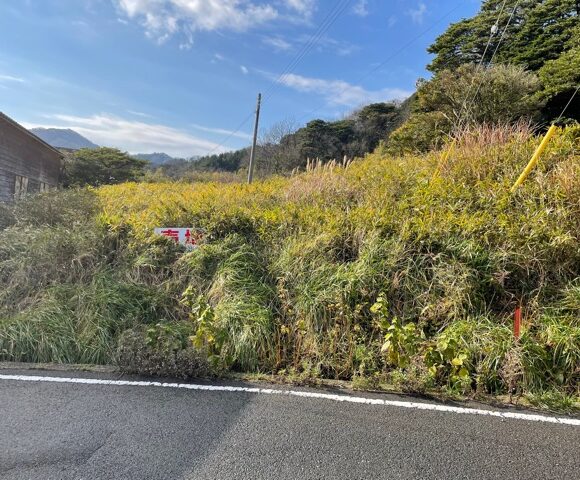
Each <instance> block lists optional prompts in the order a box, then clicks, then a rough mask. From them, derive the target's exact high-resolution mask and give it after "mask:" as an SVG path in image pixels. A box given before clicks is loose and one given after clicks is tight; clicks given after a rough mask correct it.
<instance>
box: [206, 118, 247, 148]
mask: <svg viewBox="0 0 580 480" xmlns="http://www.w3.org/2000/svg"><path fill="white" fill-rule="evenodd" d="M253 116H254V112H251V113H250V114H248V116H247V117H246V118H244V119H243V120H242V121H241V122H240V124H239V125H238V126H237V127H236V129H235V130H233V131H231V132H230V133H229V135H227V136H226V137H225V138H224V139H223V140H222V141H221V142H220V143H218V144H217V145H216V146H215V147H214V148H213V149H212V150H210V151H209V152H208V153H207V154H206V156H208V157H209V156H211V155H213V154H214V153H215V152H216V151H217V150H218V149H219V148H221V147H225V145H226V143H227V142H228V141H229V140H230V139H231V138H232V137H233V136H234V135H235V134H236V133H238V132H239V131H240V130H241V129H242V127H243V126H244V125H245V124H246V123H248V122H249V120H250V119H251V118H252V117H253Z"/></svg>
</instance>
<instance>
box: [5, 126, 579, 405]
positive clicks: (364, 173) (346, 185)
mask: <svg viewBox="0 0 580 480" xmlns="http://www.w3.org/2000/svg"><path fill="white" fill-rule="evenodd" d="M538 142H539V139H538V138H535V137H534V136H532V135H530V133H529V132H528V131H526V129H524V128H516V129H512V130H506V129H494V128H481V129H478V130H476V131H469V132H465V133H464V134H463V136H462V137H461V138H460V140H459V142H458V144H457V147H456V148H455V149H454V153H453V155H451V157H450V159H449V162H448V163H447V164H446V165H444V166H443V168H442V169H441V172H440V174H439V175H437V176H434V175H433V173H434V171H435V170H436V168H437V164H438V161H439V158H440V154H439V153H438V152H434V153H432V154H429V155H426V156H411V155H410V156H406V157H402V158H392V157H388V156H386V155H384V154H382V153H381V152H380V149H379V151H377V152H376V153H374V154H372V155H369V156H367V157H366V158H365V159H363V160H357V161H355V162H353V163H351V164H349V165H347V166H342V165H334V164H331V165H326V166H315V167H313V168H310V169H309V171H307V172H305V173H302V174H298V175H294V176H292V177H290V178H271V179H267V180H265V181H260V182H256V183H254V184H252V185H250V186H248V185H240V184H233V183H228V184H219V183H196V184H185V183H155V184H145V183H142V184H125V185H119V186H112V187H103V188H100V189H96V190H78V191H72V190H71V191H63V192H59V193H54V194H47V195H42V196H39V197H35V198H29V199H26V200H24V201H22V202H21V203H19V204H17V205H16V206H15V207H13V208H7V207H0V208H2V211H1V212H0V228H1V230H0V358H2V359H4V360H18V361H38V362H74V363H83V362H85V363H111V362H120V364H121V365H122V366H123V368H125V369H126V370H128V371H140V372H145V373H157V374H159V373H160V374H170V375H184V376H187V375H200V374H202V375H207V374H219V373H220V372H224V371H228V370H233V371H243V372H261V373H283V374H287V375H293V376H297V377H301V378H305V377H307V378H312V377H314V378H320V377H323V378H333V379H352V380H355V381H356V382H357V385H360V386H365V387H377V386H380V385H381V384H390V385H397V386H399V387H400V388H402V389H404V390H410V391H419V392H422V391H426V390H430V389H442V390H444V391H447V392H450V393H462V394H470V393H474V392H482V393H492V394H505V393H514V394H520V393H525V394H527V395H529V396H530V397H531V398H533V399H535V401H537V402H544V403H550V404H554V403H557V404H559V405H560V406H564V407H566V406H568V407H570V406H571V405H572V402H573V399H574V398H577V397H578V394H579V380H580V175H579V174H580V152H579V150H580V129H579V128H578V127H574V128H568V129H565V130H561V131H560V132H559V133H558V135H557V136H556V138H555V140H554V141H553V142H552V144H551V145H550V147H549V149H548V151H547V153H546V155H545V157H544V158H543V160H542V162H541V164H540V166H539V167H538V168H537V169H536V170H535V171H534V172H533V174H532V176H531V177H530V178H529V179H528V180H527V181H526V182H525V183H524V185H523V186H522V188H520V189H519V190H518V191H517V192H516V193H515V194H513V195H512V194H510V193H509V189H510V186H511V185H512V183H513V182H514V180H515V179H516V178H517V176H518V174H519V173H520V171H521V169H522V168H523V167H524V166H525V165H526V163H527V161H528V160H529V158H530V156H531V154H532V152H533V151H534V148H535V147H536V146H537V144H538ZM155 226H195V227H199V228H203V229H204V230H205V231H206V232H207V236H206V242H205V244H204V245H203V246H201V248H199V249H198V250H196V251H194V252H191V253H185V252H184V251H182V250H181V249H180V248H179V247H176V246H175V245H173V244H172V243H171V242H170V241H168V240H167V239H165V238H157V237H154V236H153V235H152V230H153V228H154V227H155ZM518 305H521V306H522V307H523V312H524V325H523V330H522V336H521V338H520V339H519V340H516V339H514V337H513V334H512V329H511V322H512V315H513V312H514V310H515V308H516V307H517V306H518Z"/></svg>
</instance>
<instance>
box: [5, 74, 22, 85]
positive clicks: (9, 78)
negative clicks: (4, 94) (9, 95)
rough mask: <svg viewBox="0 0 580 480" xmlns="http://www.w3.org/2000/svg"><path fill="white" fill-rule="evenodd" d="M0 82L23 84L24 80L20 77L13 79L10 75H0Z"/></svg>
mask: <svg viewBox="0 0 580 480" xmlns="http://www.w3.org/2000/svg"><path fill="white" fill-rule="evenodd" d="M0 82H14V83H25V82H26V80H24V79H23V78H20V77H14V76H12V75H2V74H0Z"/></svg>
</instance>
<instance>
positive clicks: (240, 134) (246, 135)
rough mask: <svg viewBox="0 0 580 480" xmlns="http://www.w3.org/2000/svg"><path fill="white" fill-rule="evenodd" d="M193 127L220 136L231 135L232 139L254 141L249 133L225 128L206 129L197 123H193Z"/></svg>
mask: <svg viewBox="0 0 580 480" xmlns="http://www.w3.org/2000/svg"><path fill="white" fill-rule="evenodd" d="M191 126H192V127H193V128H194V129H196V130H201V131H202V132H209V133H218V134H220V135H231V136H232V137H236V138H243V139H244V140H251V139H252V136H251V135H250V134H249V133H244V132H234V131H233V130H226V129H225V128H211V127H204V126H203V125H198V124H197V123H192V124H191Z"/></svg>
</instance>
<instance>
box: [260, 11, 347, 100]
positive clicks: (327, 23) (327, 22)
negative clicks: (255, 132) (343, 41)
mask: <svg viewBox="0 0 580 480" xmlns="http://www.w3.org/2000/svg"><path fill="white" fill-rule="evenodd" d="M351 3H352V0H340V2H338V3H336V4H335V6H334V7H333V8H332V9H331V11H330V12H329V13H328V14H327V16H326V17H325V18H324V20H323V21H322V22H321V24H320V25H319V27H318V29H317V31H316V32H315V33H314V34H313V35H312V36H311V37H310V39H309V40H308V41H307V42H306V43H305V44H304V45H303V46H302V48H301V49H300V50H299V52H298V53H297V54H296V56H295V57H294V59H293V60H291V61H290V63H289V64H288V65H287V66H286V67H285V68H284V70H283V71H282V73H281V74H280V75H279V76H278V78H277V79H276V80H274V82H273V83H272V85H270V87H269V88H268V89H267V90H266V92H265V93H264V97H265V100H268V99H269V98H271V96H272V92H273V91H274V90H275V89H276V88H279V86H280V85H281V84H283V83H284V80H285V79H286V78H287V77H288V75H290V74H291V72H292V70H293V69H295V68H296V66H298V64H299V63H300V62H301V61H302V59H303V58H304V57H305V56H306V55H308V53H310V51H311V50H312V49H313V48H314V46H315V45H316V44H317V43H318V42H319V41H320V39H321V38H322V37H323V35H324V34H325V33H326V32H327V31H328V30H329V28H330V27H331V26H332V25H333V24H334V23H335V22H336V20H338V18H339V17H340V16H341V15H342V14H343V13H344V11H345V10H346V9H347V7H348V6H349V5H350V4H351Z"/></svg>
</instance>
